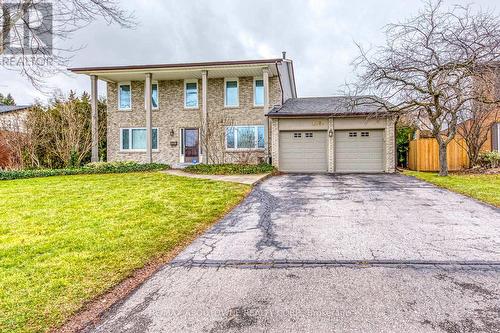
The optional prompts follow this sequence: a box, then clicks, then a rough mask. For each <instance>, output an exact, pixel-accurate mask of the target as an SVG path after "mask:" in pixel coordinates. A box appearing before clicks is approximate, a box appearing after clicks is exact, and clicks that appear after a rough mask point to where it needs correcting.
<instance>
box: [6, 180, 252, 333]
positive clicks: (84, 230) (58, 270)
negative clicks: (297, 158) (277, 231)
mask: <svg viewBox="0 0 500 333" xmlns="http://www.w3.org/2000/svg"><path fill="white" fill-rule="evenodd" d="M249 189H250V187H249V186H246V185H241V184H235V183H227V182H214V181H208V180H201V179H191V178H184V177H174V176H169V175H165V174H162V173H129V174H107V175H78V176H54V177H49V178H33V179H21V180H12V181H10V180H9V181H1V182H0V197H1V199H0V200H1V201H0V331H1V332H42V331H47V330H48V329H49V328H53V327H57V326H60V325H61V324H62V323H64V321H65V319H67V318H68V317H69V316H71V314H74V313H75V312H76V311H78V310H79V309H80V308H81V307H82V305H83V304H84V303H85V302H86V301H89V300H91V299H93V298H95V297H96V296H98V295H100V294H102V293H103V292H105V291H106V290H107V289H109V288H110V287H112V286H114V285H116V284H117V283H118V282H120V281H121V280H123V279H124V278H126V277H127V276H129V275H130V274H131V273H132V272H133V270H134V269H137V268H140V267H142V266H144V265H145V264H146V263H147V262H149V261H151V260H153V259H154V258H158V257H159V256H161V255H167V254H168V253H169V252H171V251H172V250H173V249H174V248H175V247H176V246H179V244H183V243H184V242H186V241H187V240H189V239H190V238H192V237H193V235H195V234H196V233H198V232H200V231H201V230H204V229H205V228H206V227H208V226H209V225H210V224H211V223H213V222H214V221H215V220H216V219H217V218H218V217H220V216H222V215H223V214H224V213H225V212H227V210H228V209H230V208H231V207H232V206H234V205H235V204H236V203H238V202H239V201H240V200H241V199H242V198H243V197H244V196H245V194H246V193H248V191H249Z"/></svg>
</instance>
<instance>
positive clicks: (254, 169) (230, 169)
mask: <svg viewBox="0 0 500 333" xmlns="http://www.w3.org/2000/svg"><path fill="white" fill-rule="evenodd" d="M184 171H186V172H191V173H198V174H207V175H248V174H259V173H273V172H275V171H276V169H275V168H274V167H273V166H272V165H270V164H231V163H228V164H194V165H190V166H188V167H187V168H185V169H184Z"/></svg>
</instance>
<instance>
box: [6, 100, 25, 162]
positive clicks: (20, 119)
mask: <svg viewBox="0 0 500 333" xmlns="http://www.w3.org/2000/svg"><path fill="white" fill-rule="evenodd" d="M28 109H29V106H17V105H4V104H0V168H7V167H12V166H14V165H15V164H16V163H17V162H16V161H17V159H18V156H16V155H17V154H15V152H14V151H15V149H13V144H12V143H13V142H14V141H15V142H17V141H18V140H16V136H18V135H19V134H20V133H23V132H25V131H26V117H27V115H28Z"/></svg>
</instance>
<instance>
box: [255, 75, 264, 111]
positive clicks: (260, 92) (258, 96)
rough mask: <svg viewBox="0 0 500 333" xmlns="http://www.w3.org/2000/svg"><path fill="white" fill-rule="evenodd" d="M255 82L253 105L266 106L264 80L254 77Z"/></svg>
mask: <svg viewBox="0 0 500 333" xmlns="http://www.w3.org/2000/svg"><path fill="white" fill-rule="evenodd" d="M253 84H254V87H253V105H254V106H264V80H262V79H254V81H253Z"/></svg>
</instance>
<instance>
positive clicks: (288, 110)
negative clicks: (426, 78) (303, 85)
mask: <svg viewBox="0 0 500 333" xmlns="http://www.w3.org/2000/svg"><path fill="white" fill-rule="evenodd" d="M372 99H373V98H372V97H357V98H356V99H354V98H352V97H349V96H331V97H306V98H290V99H288V100H287V101H286V102H285V103H283V105H281V106H275V107H274V108H272V109H271V110H270V111H269V113H268V115H269V116H270V117H273V116H275V117H276V116H344V115H346V116H348V115H370V114H384V113H387V112H386V111H385V110H383V109H381V108H380V106H378V105H376V104H375V103H370V100H372Z"/></svg>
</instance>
